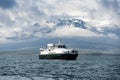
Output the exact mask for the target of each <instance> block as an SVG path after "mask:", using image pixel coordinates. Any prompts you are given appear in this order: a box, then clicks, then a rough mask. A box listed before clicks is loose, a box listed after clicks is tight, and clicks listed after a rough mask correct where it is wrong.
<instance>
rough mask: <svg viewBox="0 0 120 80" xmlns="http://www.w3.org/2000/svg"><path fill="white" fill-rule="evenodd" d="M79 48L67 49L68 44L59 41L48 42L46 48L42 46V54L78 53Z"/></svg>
mask: <svg viewBox="0 0 120 80" xmlns="http://www.w3.org/2000/svg"><path fill="white" fill-rule="evenodd" d="M76 53H77V50H74V49H67V47H66V45H64V44H62V43H61V42H59V43H58V44H53V43H51V44H47V48H46V49H41V48H40V55H46V54H76Z"/></svg>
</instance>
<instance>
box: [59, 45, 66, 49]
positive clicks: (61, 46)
mask: <svg viewBox="0 0 120 80" xmlns="http://www.w3.org/2000/svg"><path fill="white" fill-rule="evenodd" d="M58 48H66V46H65V45H58Z"/></svg>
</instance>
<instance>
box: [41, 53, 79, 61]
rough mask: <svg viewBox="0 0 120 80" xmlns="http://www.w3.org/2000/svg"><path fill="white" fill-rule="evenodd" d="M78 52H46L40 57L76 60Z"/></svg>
mask: <svg viewBox="0 0 120 80" xmlns="http://www.w3.org/2000/svg"><path fill="white" fill-rule="evenodd" d="M77 56H78V54H46V55H39V59H61V60H76V58H77Z"/></svg>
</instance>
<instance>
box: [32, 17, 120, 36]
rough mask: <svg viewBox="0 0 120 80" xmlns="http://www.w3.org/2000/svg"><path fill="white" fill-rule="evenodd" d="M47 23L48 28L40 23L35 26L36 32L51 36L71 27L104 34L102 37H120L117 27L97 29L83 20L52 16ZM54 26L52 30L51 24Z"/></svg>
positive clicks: (108, 26) (119, 29)
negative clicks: (52, 33)
mask: <svg viewBox="0 0 120 80" xmlns="http://www.w3.org/2000/svg"><path fill="white" fill-rule="evenodd" d="M46 23H47V24H48V25H47V26H46V25H45V26H41V25H40V24H39V23H35V24H33V27H34V30H33V31H34V32H35V33H36V32H41V33H42V34H49V33H51V32H54V31H55V30H57V29H59V28H64V27H65V26H70V27H75V28H76V27H77V28H79V29H84V30H87V31H91V32H93V33H96V34H102V35H109V34H112V35H116V36H117V37H120V27H119V26H117V25H105V26H103V27H95V26H94V25H89V24H88V23H86V22H85V21H83V20H81V19H77V18H74V17H69V16H51V17H50V18H49V19H48V20H47V21H46ZM51 23H52V24H54V26H52V28H50V27H49V24H51Z"/></svg>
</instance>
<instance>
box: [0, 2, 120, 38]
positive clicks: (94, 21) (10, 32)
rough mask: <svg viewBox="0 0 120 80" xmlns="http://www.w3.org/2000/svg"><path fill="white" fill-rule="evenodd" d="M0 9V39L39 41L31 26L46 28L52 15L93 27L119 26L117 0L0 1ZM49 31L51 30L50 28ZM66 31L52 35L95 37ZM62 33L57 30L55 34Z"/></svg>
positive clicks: (119, 18) (90, 33)
mask: <svg viewBox="0 0 120 80" xmlns="http://www.w3.org/2000/svg"><path fill="white" fill-rule="evenodd" d="M14 6H15V7H14ZM13 7H14V8H13ZM0 8H2V9H0V39H13V40H14V39H28V38H29V39H30V38H34V37H35V36H37V37H41V35H40V33H39V32H38V33H34V32H33V30H34V29H33V28H32V25H33V24H34V23H39V24H40V25H42V26H43V27H46V26H49V24H47V23H46V21H47V19H49V17H50V16H52V15H58V16H59V15H63V14H65V15H69V16H74V17H77V18H80V19H83V20H84V21H86V22H87V23H89V24H90V25H92V26H95V27H99V26H102V27H103V26H104V25H108V24H115V25H120V23H119V21H120V9H119V8H120V0H91V1H90V0H47V1H45V0H35V1H34V0H0ZM11 8H12V9H11ZM6 9H7V10H6ZM46 24H47V25H46ZM50 27H53V24H51V26H50ZM65 29H67V30H69V32H66V31H65ZM65 29H61V30H63V31H64V33H62V34H58V33H57V31H56V32H54V33H53V34H55V33H56V34H57V35H58V36H65V35H66V36H70V35H71V34H72V35H76V36H86V37H88V36H93V35H94V36H98V35H96V34H94V33H92V32H89V31H87V32H86V31H84V30H80V29H77V28H74V29H73V28H70V29H69V28H65ZM16 30H17V31H16ZM61 30H60V29H59V30H58V32H60V31H61ZM84 33H85V34H84ZM53 34H51V35H53ZM38 35H40V36H38ZM100 36H101V35H100ZM112 36H113V35H112Z"/></svg>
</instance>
